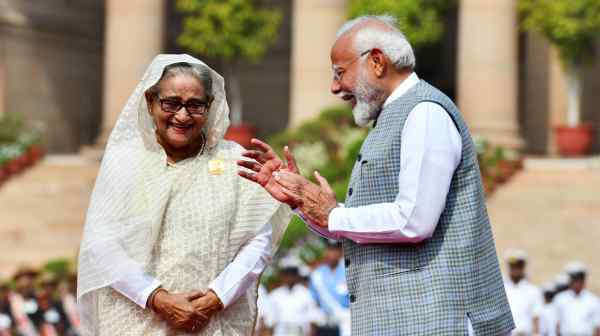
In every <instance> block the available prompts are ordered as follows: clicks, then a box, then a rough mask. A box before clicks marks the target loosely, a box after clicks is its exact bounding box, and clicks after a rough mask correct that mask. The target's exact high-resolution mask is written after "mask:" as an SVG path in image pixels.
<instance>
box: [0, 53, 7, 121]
mask: <svg viewBox="0 0 600 336" xmlns="http://www.w3.org/2000/svg"><path fill="white" fill-rule="evenodd" d="M5 97H6V69H5V64H4V60H3V59H0V117H1V116H2V115H3V114H4V112H5V109H6V99H5Z"/></svg>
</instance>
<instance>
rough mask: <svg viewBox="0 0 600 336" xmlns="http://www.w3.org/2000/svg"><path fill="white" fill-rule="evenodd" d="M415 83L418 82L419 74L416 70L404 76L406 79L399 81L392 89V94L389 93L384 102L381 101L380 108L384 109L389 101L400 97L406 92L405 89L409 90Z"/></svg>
mask: <svg viewBox="0 0 600 336" xmlns="http://www.w3.org/2000/svg"><path fill="white" fill-rule="evenodd" d="M417 83H419V76H417V73H416V72H413V73H411V74H410V75H409V76H408V77H406V79H405V80H403V81H402V83H400V85H398V86H397V87H396V88H395V89H394V91H392V94H390V95H389V96H388V97H387V99H386V100H385V102H383V105H382V107H381V108H382V109H384V108H385V107H386V106H387V105H389V104H390V103H391V102H393V101H394V100H396V99H398V98H400V97H401V96H402V95H403V94H405V93H406V91H408V90H410V88H412V87H413V86H415V85H416V84H417Z"/></svg>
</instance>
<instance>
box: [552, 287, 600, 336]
mask: <svg viewBox="0 0 600 336" xmlns="http://www.w3.org/2000/svg"><path fill="white" fill-rule="evenodd" d="M554 302H555V304H556V310H557V312H558V323H559V325H560V333H561V335H577V336H588V335H589V336H592V335H594V332H595V330H596V328H598V327H600V300H598V297H597V296H596V295H594V294H592V293H591V292H590V291H588V290H585V289H584V290H583V291H581V293H579V295H575V292H574V291H573V290H567V291H564V292H562V293H560V294H558V295H557V296H556V298H555V299H554Z"/></svg>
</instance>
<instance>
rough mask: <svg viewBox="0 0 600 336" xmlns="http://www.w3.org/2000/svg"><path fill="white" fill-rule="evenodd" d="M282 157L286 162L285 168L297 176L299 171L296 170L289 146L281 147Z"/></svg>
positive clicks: (294, 159)
mask: <svg viewBox="0 0 600 336" xmlns="http://www.w3.org/2000/svg"><path fill="white" fill-rule="evenodd" d="M283 155H284V156H285V160H286V161H287V168H288V169H289V170H290V171H291V172H292V173H296V174H299V173H300V170H299V169H298V165H297V164H296V158H294V155H293V154H292V151H291V150H290V147H289V146H285V147H283Z"/></svg>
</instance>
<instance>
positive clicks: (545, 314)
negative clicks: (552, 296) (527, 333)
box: [535, 302, 558, 336]
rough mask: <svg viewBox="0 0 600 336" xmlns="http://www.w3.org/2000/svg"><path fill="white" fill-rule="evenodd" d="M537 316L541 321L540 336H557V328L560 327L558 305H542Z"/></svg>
mask: <svg viewBox="0 0 600 336" xmlns="http://www.w3.org/2000/svg"><path fill="white" fill-rule="evenodd" d="M535 315H536V316H537V317H538V319H539V334H540V336H556V327H557V325H558V312H557V311H556V304H555V303H554V302H552V303H545V304H543V305H541V306H540V307H539V309H538V310H537V312H536V314H535Z"/></svg>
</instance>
